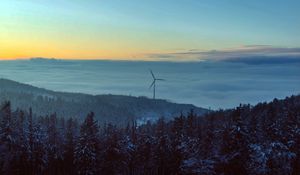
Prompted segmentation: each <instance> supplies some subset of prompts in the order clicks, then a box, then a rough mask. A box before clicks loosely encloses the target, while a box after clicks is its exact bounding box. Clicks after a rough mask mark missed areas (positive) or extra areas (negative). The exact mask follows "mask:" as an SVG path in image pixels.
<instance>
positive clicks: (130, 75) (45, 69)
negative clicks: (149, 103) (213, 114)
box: [0, 60, 300, 109]
mask: <svg viewBox="0 0 300 175" xmlns="http://www.w3.org/2000/svg"><path fill="white" fill-rule="evenodd" d="M149 69H152V70H153V72H154V73H155V74H156V76H157V78H163V79H166V81H162V82H157V86H156V87H157V98H161V99H167V100H169V101H172V102H178V103H191V104H195V105H197V106H201V107H206V108H212V109H218V108H229V107H234V106H237V105H239V104H240V103H250V104H256V103H257V102H261V101H270V100H272V99H273V98H275V97H276V98H284V97H286V96H290V95H292V94H299V92H300V64H299V63H282V64H271V63H266V64H247V63H235V62H184V63H182V62H180V63H176V62H142V61H140V62H133V61H63V60H17V61H0V78H7V79H11V80H15V81H18V82H22V83H27V84H31V85H34V86H37V87H42V88H46V89H50V90H55V91H65V92H82V93H88V94H122V95H132V96H147V97H150V98H151V97H152V90H151V89H149V86H150V84H151V83H152V77H151V75H150V73H149Z"/></svg>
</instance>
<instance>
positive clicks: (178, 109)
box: [0, 79, 208, 124]
mask: <svg viewBox="0 0 300 175" xmlns="http://www.w3.org/2000/svg"><path fill="white" fill-rule="evenodd" d="M6 100H9V101H11V103H12V107H13V108H14V109H16V108H20V109H29V108H30V107H32V109H33V111H35V114H36V115H50V114H52V113H56V114H57V116H59V117H76V118H78V119H80V120H81V119H83V118H84V117H85V115H86V114H87V113H89V112H90V111H93V112H94V113H95V115H96V117H97V120H98V121H99V122H111V123H114V124H126V123H127V122H129V121H131V120H133V119H136V120H138V121H147V120H156V119H157V118H159V117H165V118H166V119H171V118H173V117H176V116H178V115H180V113H183V114H186V113H188V112H189V111H190V110H191V109H192V110H194V111H195V112H196V113H197V114H198V115H202V114H204V113H206V112H208V110H207V109H204V108H199V107H196V106H194V105H191V104H176V103H171V102H168V101H166V100H160V99H158V100H153V99H149V98H146V97H132V96H123V95H88V94H83V93H70V92H56V91H51V90H47V89H44V88H38V87H34V86H32V85H27V84H23V83H19V82H16V81H12V80H8V79H0V102H3V101H6Z"/></svg>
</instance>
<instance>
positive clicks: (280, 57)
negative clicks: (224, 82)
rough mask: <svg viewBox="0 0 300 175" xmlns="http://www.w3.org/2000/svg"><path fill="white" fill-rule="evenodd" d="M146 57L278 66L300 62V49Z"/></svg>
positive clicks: (246, 48) (263, 47)
mask: <svg viewBox="0 0 300 175" xmlns="http://www.w3.org/2000/svg"><path fill="white" fill-rule="evenodd" d="M145 57H147V58H152V59H154V60H162V61H226V62H240V63H246V64H270V63H272V64H274V63H275V64H278V63H280V64H281V63H290V62H293V63H294V62H300V48H286V47H272V46H268V45H248V46H242V47H238V48H229V49H222V50H210V51H201V50H195V49H193V50H188V51H184V52H174V53H154V54H146V55H145Z"/></svg>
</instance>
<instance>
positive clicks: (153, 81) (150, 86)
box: [149, 80, 155, 89]
mask: <svg viewBox="0 0 300 175" xmlns="http://www.w3.org/2000/svg"><path fill="white" fill-rule="evenodd" d="M154 84H155V80H154V81H153V82H152V84H151V85H150V86H149V89H151V88H152V87H153V86H154Z"/></svg>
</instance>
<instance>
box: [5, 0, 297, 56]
mask: <svg viewBox="0 0 300 175" xmlns="http://www.w3.org/2000/svg"><path fill="white" fill-rule="evenodd" d="M299 48H300V1H299V0H276V1H274V0H264V1H262V0H252V1H241V0H206V1H205V0H151V1H150V0H149V1H148V0H126V1H124V0H84V1H83V0H1V1H0V59H20V58H31V57H47V58H61V59H117V60H119V59H126V60H137V59H145V60H148V59H149V60H151V59H154V60H165V59H167V60H174V61H176V60H181V61H185V60H201V59H214V58H219V57H220V55H221V56H222V54H223V53H226V56H229V57H232V55H234V56H235V57H236V56H240V55H241V54H242V56H249V54H250V55H251V56H253V54H255V56H274V55H275V56H278V55H282V54H283V55H284V56H286V55H288V56H291V55H299V52H300V51H299ZM228 52H229V53H228Z"/></svg>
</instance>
